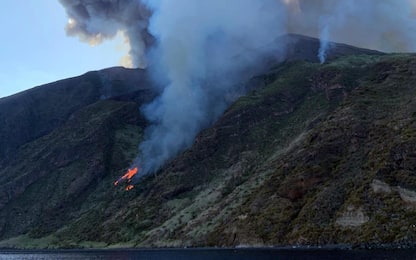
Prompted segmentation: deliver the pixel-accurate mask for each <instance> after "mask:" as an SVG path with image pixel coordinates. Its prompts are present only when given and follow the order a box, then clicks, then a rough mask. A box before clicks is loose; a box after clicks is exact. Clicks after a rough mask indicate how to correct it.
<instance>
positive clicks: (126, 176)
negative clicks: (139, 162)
mask: <svg viewBox="0 0 416 260" xmlns="http://www.w3.org/2000/svg"><path fill="white" fill-rule="evenodd" d="M138 172H139V168H138V167H134V168H133V169H129V170H128V171H127V173H126V174H124V175H123V176H121V177H120V178H119V179H118V180H116V181H115V182H114V186H117V185H118V184H119V183H120V181H124V180H126V182H127V183H128V184H129V185H127V187H126V189H125V190H127V191H128V190H131V189H133V188H134V185H132V184H130V182H131V179H132V178H133V177H134V176H135V175H136V174H137V173H138Z"/></svg>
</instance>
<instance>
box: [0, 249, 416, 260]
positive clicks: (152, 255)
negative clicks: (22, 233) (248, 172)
mask: <svg viewBox="0 0 416 260" xmlns="http://www.w3.org/2000/svg"><path fill="white" fill-rule="evenodd" d="M0 259H10V260H17V259H19V260H21V259H23V260H26V259H30V260H32V259H33V260H35V259H36V260H37V259H44V260H50V259H67V260H69V259H75V260H77V259H97V260H98V259H120V260H123V259H149V260H153V259H158V260H159V259H167V260H175V259H181V260H182V259H185V260H188V259H189V260H212V259H224V260H226V259H232V260H241V259H242V260H245V259H300V260H306V259H416V250H414V249H413V250H407V249H403V250H329V249H162V250H161V249H142V250H57V251H53V250H42V251H16V250H10V251H9V250H2V251H0Z"/></svg>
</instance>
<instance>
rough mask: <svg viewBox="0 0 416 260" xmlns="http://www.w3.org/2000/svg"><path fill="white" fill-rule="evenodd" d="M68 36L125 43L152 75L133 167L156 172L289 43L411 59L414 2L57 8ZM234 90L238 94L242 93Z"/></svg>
mask: <svg viewBox="0 0 416 260" xmlns="http://www.w3.org/2000/svg"><path fill="white" fill-rule="evenodd" d="M59 1H60V2H61V3H62V5H63V6H64V7H65V8H66V11H67V15H68V17H69V20H68V24H67V27H66V30H67V33H68V34H69V35H72V36H78V37H79V38H80V39H81V40H83V41H87V42H89V43H90V44H98V43H100V42H101V41H102V40H105V39H108V38H111V37H114V36H115V35H116V34H117V33H122V34H123V35H124V36H125V37H126V41H127V43H128V44H129V45H130V52H129V57H130V60H131V63H132V64H133V66H135V67H145V66H148V70H149V71H152V73H153V74H154V75H155V78H156V79H157V80H158V82H159V83H160V82H162V83H163V84H162V87H161V89H160V91H161V95H160V96H159V97H158V98H157V99H156V100H155V101H154V102H152V103H151V104H149V105H147V106H146V107H144V108H143V113H144V114H145V115H146V117H147V118H148V120H149V121H150V122H151V126H150V127H149V128H148V129H147V130H146V134H145V138H146V139H145V141H144V142H142V143H141V144H140V151H141V156H140V160H137V162H136V163H139V164H141V165H143V167H144V172H145V173H148V172H152V171H156V170H157V169H159V168H160V167H161V165H162V164H163V163H164V162H166V161H167V160H169V159H170V158H172V157H173V156H174V155H176V154H177V153H179V152H180V151H182V150H183V149H185V148H187V147H189V146H190V145H191V144H192V142H193V139H194V137H195V135H196V134H197V133H198V132H199V131H200V130H201V129H203V128H204V127H207V126H209V125H210V124H211V123H212V122H214V121H215V120H216V119H217V118H218V117H219V116H220V115H221V113H222V112H223V111H224V109H225V108H226V107H227V106H228V105H229V103H230V102H231V101H232V100H233V99H232V98H229V97H236V96H238V95H239V94H242V93H243V92H244V89H241V85H242V84H239V83H240V81H242V80H244V77H243V76H242V75H244V76H246V78H247V77H250V75H252V73H254V72H255V70H254V68H255V67H257V66H258V65H261V64H262V63H264V57H267V56H270V55H275V56H279V55H280V56H282V55H283V52H284V46H279V44H278V43H277V42H276V41H275V39H276V38H277V37H278V36H280V35H282V34H285V33H298V34H304V35H309V36H313V37H317V38H319V39H320V42H321V46H320V48H319V50H317V55H318V56H319V58H320V61H321V62H325V59H326V57H327V55H328V53H330V50H331V41H335V42H342V43H346V44H351V45H355V46H358V47H363V48H370V49H377V50H381V51H385V52H414V51H416V3H415V1H414V0H313V1H311V0H59ZM239 86H240V87H239Z"/></svg>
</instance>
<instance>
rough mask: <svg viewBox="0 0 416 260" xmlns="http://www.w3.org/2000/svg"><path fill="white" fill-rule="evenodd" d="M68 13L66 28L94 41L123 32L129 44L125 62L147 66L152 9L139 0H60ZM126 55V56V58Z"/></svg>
mask: <svg viewBox="0 0 416 260" xmlns="http://www.w3.org/2000/svg"><path fill="white" fill-rule="evenodd" d="M59 2H60V3H61V4H62V5H63V6H64V8H65V10H66V13H67V15H68V24H67V25H66V28H65V29H66V32H67V34H68V35H70V36H78V37H79V38H80V39H81V40H82V41H85V42H88V43H89V44H91V45H96V44H100V43H101V42H102V41H104V40H106V39H110V38H113V37H115V36H116V35H117V34H118V33H122V34H123V35H124V37H125V40H126V43H127V44H128V45H129V47H130V51H129V55H128V56H127V58H124V63H125V64H128V63H130V64H131V65H132V66H134V67H140V68H144V67H146V59H145V50H146V48H147V47H148V46H149V45H151V43H152V41H153V38H152V36H151V35H150V34H149V33H148V29H147V28H148V25H149V24H148V21H149V17H150V15H151V12H150V11H149V10H148V9H147V8H146V7H145V6H144V5H143V4H142V3H141V2H140V1H137V0H59ZM126 59H127V60H126Z"/></svg>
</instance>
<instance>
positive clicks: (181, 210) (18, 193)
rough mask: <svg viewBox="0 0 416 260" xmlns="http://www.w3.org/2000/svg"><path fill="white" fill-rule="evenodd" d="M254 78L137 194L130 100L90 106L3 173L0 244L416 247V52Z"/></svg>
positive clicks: (30, 146)
mask: <svg viewBox="0 0 416 260" xmlns="http://www.w3.org/2000/svg"><path fill="white" fill-rule="evenodd" d="M257 80H259V81H264V82H266V83H267V84H265V85H264V86H262V87H259V88H255V89H253V90H252V91H251V92H250V93H249V94H248V95H246V96H244V97H242V98H240V99H239V100H237V101H236V102H235V103H234V104H233V105H232V106H231V107H230V108H229V109H228V110H227V111H226V112H225V113H224V115H223V117H222V118H221V119H220V120H219V121H218V122H217V123H216V124H215V125H214V126H213V127H211V128H209V129H206V130H204V131H202V132H201V133H200V135H199V136H198V137H197V141H196V142H195V144H194V145H193V146H192V147H191V148H190V149H188V150H187V151H185V152H184V153H183V154H181V155H179V156H178V157H177V158H175V159H174V160H172V161H171V162H170V163H168V164H167V165H166V166H165V167H164V168H163V169H162V170H161V171H160V172H159V173H157V174H156V175H149V176H145V177H143V178H141V179H140V180H139V181H138V183H137V184H136V188H135V189H133V190H132V191H130V192H126V191H124V189H123V187H122V186H120V187H114V186H113V182H114V180H115V179H116V178H117V177H118V176H120V175H121V174H122V173H123V172H124V171H125V170H126V169H127V168H128V167H129V166H130V165H129V164H130V163H131V161H132V160H133V159H134V158H135V156H136V155H137V153H138V148H137V144H138V143H139V142H140V140H141V139H142V138H143V129H144V128H145V125H144V124H143V122H142V121H141V119H140V118H139V116H140V115H138V113H137V111H138V104H137V103H135V102H129V101H111V100H103V101H98V102H95V103H94V104H91V105H89V106H85V107H83V108H82V109H80V110H78V111H77V112H75V113H73V114H72V115H71V116H70V117H69V118H68V120H66V121H65V124H63V125H61V126H60V127H58V128H56V129H55V130H54V131H52V132H50V133H49V134H47V135H44V136H43V137H40V138H37V139H36V140H34V141H31V142H29V143H27V144H25V145H23V146H21V147H20V148H19V149H18V151H17V153H16V156H15V159H14V160H11V161H10V162H9V163H8V164H6V165H5V166H4V167H3V168H2V169H1V170H0V180H1V183H2V184H1V185H0V186H1V188H2V192H3V193H2V194H7V196H5V197H3V196H2V197H1V198H0V237H1V238H2V239H4V240H3V241H2V242H0V247H15V246H16V247H25V248H56V247H60V248H73V247H80V248H83V247H109V248H114V247H134V246H140V247H150V246H159V247H166V246H238V245H252V246H261V245H264V246H269V245H289V244H291V245H293V244H303V245H323V244H337V243H350V244H374V245H381V244H383V243H391V244H404V245H407V244H414V242H415V239H416V223H415V219H416V218H415V216H416V215H415V214H416V197H415V198H413V197H412V194H413V193H412V192H415V191H416V177H415V176H414V174H413V173H414V171H415V169H416V153H415V152H414V147H415V145H416V125H415V124H416V123H415V115H416V99H415V98H414V97H415V96H416V88H415V83H414V82H416V56H414V55H405V54H400V55H399V54H394V55H380V56H376V55H355V56H345V57H340V58H338V59H335V60H333V61H331V62H329V63H327V64H324V65H320V64H316V63H310V62H307V61H295V62H288V63H284V64H281V65H279V66H277V67H275V68H274V69H273V70H272V71H270V72H268V73H266V74H265V75H261V76H258V78H257ZM374 180H378V182H376V183H384V184H383V185H387V186H388V187H389V189H390V190H391V191H390V192H386V191H379V190H377V189H376V188H375V187H374V184H373V182H374ZM403 189H406V191H407V193H406V194H410V195H406V196H408V197H404V195H403Z"/></svg>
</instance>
